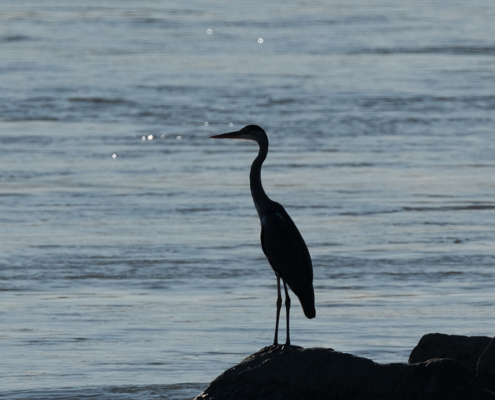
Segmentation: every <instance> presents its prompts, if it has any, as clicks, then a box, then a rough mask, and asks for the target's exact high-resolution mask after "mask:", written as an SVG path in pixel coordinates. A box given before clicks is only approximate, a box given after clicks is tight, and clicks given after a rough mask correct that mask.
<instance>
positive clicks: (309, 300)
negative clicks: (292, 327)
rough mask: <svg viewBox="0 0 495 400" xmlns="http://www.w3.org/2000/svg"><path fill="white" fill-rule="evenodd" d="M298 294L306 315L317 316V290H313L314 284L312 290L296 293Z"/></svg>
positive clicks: (308, 316)
mask: <svg viewBox="0 0 495 400" xmlns="http://www.w3.org/2000/svg"><path fill="white" fill-rule="evenodd" d="M296 295H297V297H298V298H299V301H300V302H301V306H302V309H303V311H304V315H305V316H306V317H307V318H309V319H311V318H314V317H316V309H315V292H314V290H313V285H311V290H304V291H301V292H299V293H296Z"/></svg>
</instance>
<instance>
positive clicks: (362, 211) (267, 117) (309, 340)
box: [0, 0, 495, 399]
mask: <svg viewBox="0 0 495 400" xmlns="http://www.w3.org/2000/svg"><path fill="white" fill-rule="evenodd" d="M494 19H495V5H494V4H493V3H492V2H491V1H488V0H479V1H472V2H468V3H466V2H455V1H454V2H450V3H449V6H448V7H446V6H445V3H444V2H400V3H398V2H395V1H386V0H379V1H373V2H365V1H352V2H347V1H337V0H336V1H326V2H324V1H321V2H312V3H307V2H293V3H291V4H289V5H288V4H287V3H286V2H281V1H269V2H266V1H263V2H261V1H259V2H258V1H255V2H249V3H243V4H240V3H239V4H235V5H234V4H231V3H228V2H223V1H220V0H217V1H192V0H187V1H183V2H180V3H178V2H177V3H170V2H161V1H158V2H157V1H139V2H138V1H125V2H118V4H117V3H115V2H111V1H87V2H84V6H82V5H75V4H69V3H68V2H64V1H45V2H43V4H42V5H40V4H39V3H38V2H34V1H25V2H22V3H19V2H17V1H10V0H4V1H3V3H2V7H1V10H0V54H1V56H0V267H1V268H0V299H1V301H0V320H1V324H0V353H1V354H2V362H1V363H0V381H1V388H0V397H2V398H6V399H15V398H26V399H38V398H50V399H57V398H60V399H80V398H89V397H91V398H101V399H151V398H153V399H155V398H156V399H159V398H167V399H187V398H191V397H193V396H195V395H197V394H199V393H200V392H201V391H202V389H203V388H204V387H205V385H206V384H207V383H208V382H210V381H211V380H212V379H213V378H215V377H216V376H217V375H219V374H220V373H221V372H223V371H224V370H225V369H226V368H228V367H230V366H232V365H234V364H236V363H238V362H239V361H240V360H242V359H243V358H244V357H246V356H248V355H249V354H251V353H253V352H255V351H257V350H258V349H260V348H261V347H263V346H265V345H268V344H270V343H271V341H272V340H273V330H274V322H275V321H274V319H275V300H276V285H275V283H276V280H275V277H274V275H273V272H271V270H270V268H269V267H268V264H267V262H266V260H265V259H264V256H263V254H262V252H261V248H260V244H259V238H258V235H259V222H258V219H257V215H256V211H255V209H254V206H253V204H252V200H251V196H250V193H249V182H248V174H249V167H250V163H251V161H252V160H253V158H254V157H255V155H256V152H257V148H256V145H254V144H252V143H246V142H230V141H212V140H210V139H208V137H209V136H210V135H212V134H217V133H222V132H226V131H231V130H234V129H240V128H241V127H243V126H244V125H247V124H250V123H256V124H259V125H261V126H263V127H264V128H265V130H266V131H267V132H268V134H269V135H270V140H271V150H270V153H269V156H268V159H267V161H266V163H265V166H264V169H263V182H264V185H265V189H266V191H267V193H268V195H269V196H270V197H271V198H272V199H274V200H276V201H279V202H281V203H282V204H284V206H285V207H286V209H287V210H288V212H289V213H290V214H291V216H292V218H293V219H294V221H295V222H296V223H297V225H298V226H299V229H300V231H301V232H302V234H303V236H304V237H305V240H306V242H307V243H308V246H309V249H310V252H311V254H312V257H313V262H314V275H315V292H316V309H317V318H316V319H314V320H311V321H310V320H307V319H306V318H305V317H304V315H303V313H302V310H301V308H300V306H299V305H298V304H296V302H293V305H294V306H293V309H292V314H291V316H292V330H291V331H292V339H293V342H294V344H297V345H301V346H306V347H316V346H325V347H331V348H334V349H336V350H338V351H344V352H350V353H352V354H355V355H358V356H364V357H368V358H371V359H373V360H374V361H377V362H382V363H386V362H406V361H407V358H408V355H409V353H410V351H411V349H412V348H413V347H414V345H415V344H416V343H417V341H418V340H419V338H420V337H421V336H422V335H423V334H426V333H429V332H443V333H450V334H462V335H488V336H493V335H494V331H495V327H494V323H493V316H494V314H495V302H494V297H493V287H492V286H493V281H494V278H495V272H494V264H495V248H494V246H493V243H494V242H495V227H494V224H493V220H494V217H495V201H494V199H495V183H494V182H495V181H494V179H493V176H494V172H495V159H494V154H495V140H494V126H495V125H494V122H495V117H494V115H495V113H494V111H495V95H494V93H495V39H494V38H495V24H493V20H494ZM260 39H263V40H262V41H261V40H260ZM260 41H261V43H260ZM282 337H283V335H282ZM282 340H283V338H282Z"/></svg>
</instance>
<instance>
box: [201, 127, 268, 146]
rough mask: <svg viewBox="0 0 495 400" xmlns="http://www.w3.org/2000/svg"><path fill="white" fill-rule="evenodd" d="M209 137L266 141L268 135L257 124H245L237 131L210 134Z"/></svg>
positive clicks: (257, 141) (259, 142)
mask: <svg viewBox="0 0 495 400" xmlns="http://www.w3.org/2000/svg"><path fill="white" fill-rule="evenodd" d="M210 138H211V139H237V140H254V141H255V142H256V143H258V144H261V143H263V142H266V143H268V135H267V134H266V132H265V131H264V130H263V129H262V128H261V127H259V126H258V125H247V126H245V127H244V128H242V129H241V130H239V131H235V132H228V133H223V134H221V135H214V136H210Z"/></svg>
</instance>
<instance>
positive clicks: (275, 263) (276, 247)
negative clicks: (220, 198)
mask: <svg viewBox="0 0 495 400" xmlns="http://www.w3.org/2000/svg"><path fill="white" fill-rule="evenodd" d="M211 139H237V140H252V141H255V142H256V143H257V144H258V146H259V152H258V156H257V157H256V158H255V159H254V161H253V164H252V165H251V173H250V175H249V181H250V187H251V195H252V196H253V201H254V205H255V207H256V211H257V212H258V216H259V219H260V223H261V235H260V239H261V248H262V250H263V253H265V256H266V258H267V259H268V262H269V264H270V266H271V267H272V269H273V271H274V272H275V276H276V278H277V291H278V296H277V318H276V322H275V339H274V341H273V345H274V346H278V324H279V319H280V309H281V308H282V294H281V290H280V280H282V282H283V285H284V291H285V309H286V315H287V316H286V323H287V340H286V342H285V346H290V333H289V311H290V304H291V300H290V296H289V292H288V290H287V285H288V286H289V288H290V289H291V290H292V292H294V294H295V295H296V296H297V297H298V298H299V301H300V302H301V306H302V309H303V311H304V315H305V316H306V317H307V318H309V319H311V318H314V317H315V316H316V310H315V294H314V289H313V266H312V263H311V256H310V255H309V251H308V247H307V246H306V243H305V242H304V239H303V237H302V236H301V233H300V232H299V230H298V229H297V226H296V224H295V223H294V221H292V219H291V217H290V216H289V214H288V213H287V211H285V208H284V207H283V206H282V205H281V204H279V203H277V202H275V201H273V200H271V199H270V198H269V197H268V196H267V195H266V193H265V190H264V189H263V185H262V184H261V166H262V165H263V162H264V161H265V159H266V156H267V154H268V135H267V134H266V132H265V131H264V130H263V129H262V128H261V127H259V126H257V125H247V126H245V127H244V128H242V129H241V130H239V131H235V132H228V133H224V134H220V135H214V136H211Z"/></svg>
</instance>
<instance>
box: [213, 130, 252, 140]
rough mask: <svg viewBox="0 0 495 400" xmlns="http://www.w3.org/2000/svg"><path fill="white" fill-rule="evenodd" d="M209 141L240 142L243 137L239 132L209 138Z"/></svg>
mask: <svg viewBox="0 0 495 400" xmlns="http://www.w3.org/2000/svg"><path fill="white" fill-rule="evenodd" d="M210 139H238V140H242V139H244V138H243V135H242V132H241V131H235V132H228V133H222V134H221V135H214V136H210Z"/></svg>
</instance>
